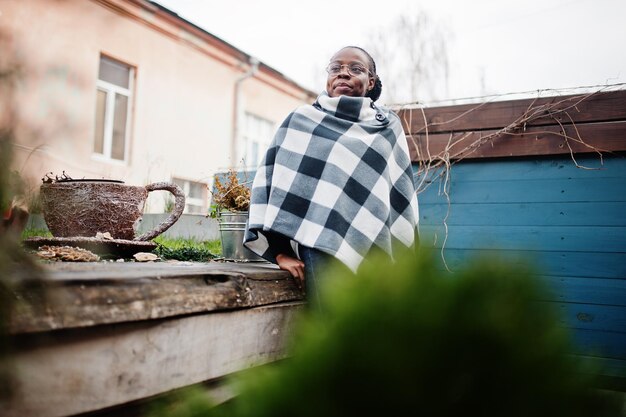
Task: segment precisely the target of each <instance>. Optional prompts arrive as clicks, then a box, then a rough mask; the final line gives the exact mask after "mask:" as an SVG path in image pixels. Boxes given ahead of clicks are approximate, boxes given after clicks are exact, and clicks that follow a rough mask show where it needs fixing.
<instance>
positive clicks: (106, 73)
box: [93, 56, 134, 161]
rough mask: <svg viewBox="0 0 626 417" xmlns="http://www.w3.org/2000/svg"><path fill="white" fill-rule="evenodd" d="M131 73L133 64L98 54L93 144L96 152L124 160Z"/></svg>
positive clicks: (128, 118)
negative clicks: (98, 64)
mask: <svg viewBox="0 0 626 417" xmlns="http://www.w3.org/2000/svg"><path fill="white" fill-rule="evenodd" d="M133 73H134V70H133V68H132V67H130V66H128V65H126V64H123V63H121V62H119V61H114V60H113V59H111V58H107V57H105V56H101V57H100V70H99V71H98V82H97V83H96V86H97V92H96V130H95V135H94V146H93V151H94V153H95V154H96V155H101V156H103V157H104V158H107V159H113V160H117V161H125V160H126V157H127V153H128V151H127V149H128V131H129V128H128V127H129V126H130V123H129V122H130V107H131V106H130V104H131V98H132V88H131V87H132V81H133Z"/></svg>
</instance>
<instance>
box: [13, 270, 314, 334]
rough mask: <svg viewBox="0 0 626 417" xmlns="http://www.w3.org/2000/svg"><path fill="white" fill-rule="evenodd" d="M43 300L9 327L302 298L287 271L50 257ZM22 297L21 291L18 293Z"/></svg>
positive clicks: (71, 324)
mask: <svg viewBox="0 0 626 417" xmlns="http://www.w3.org/2000/svg"><path fill="white" fill-rule="evenodd" d="M46 270H47V271H48V274H47V278H46V280H45V282H43V283H42V282H39V283H36V282H33V283H31V284H30V285H26V286H23V287H22V289H21V290H20V291H22V292H23V293H24V294H23V295H22V297H21V299H28V298H27V297H28V294H30V293H31V290H32V288H42V286H43V288H44V291H43V298H42V301H38V302H34V303H33V302H20V303H19V304H18V305H17V310H16V314H14V315H13V316H12V319H11V322H10V323H9V330H10V331H11V332H12V333H14V334H17V333H30V332H41V331H48V330H58V329H69V328H77V327H90V326H96V325H102V324H111V323H123V322H128V321H139V320H152V319H161V318H165V317H173V316H179V315H187V314H195V313H203V312H209V311H219V310H231V309H239V308H246V307H255V306H262V305H267V304H273V303H278V302H286V301H297V300H302V299H303V297H304V294H303V292H302V290H301V289H300V288H299V287H298V286H297V285H296V283H295V281H294V280H293V279H292V278H291V276H290V275H289V274H288V273H286V272H284V271H281V270H278V269H277V268H275V267H274V266H270V265H263V264H243V263H236V264H235V263H217V262H213V263H190V262H178V263H164V262H159V263H152V264H144V263H114V262H113V263H110V262H99V263H81V264H71V263H52V264H48V265H46ZM17 295H18V296H19V295H20V294H19V293H18V294H17Z"/></svg>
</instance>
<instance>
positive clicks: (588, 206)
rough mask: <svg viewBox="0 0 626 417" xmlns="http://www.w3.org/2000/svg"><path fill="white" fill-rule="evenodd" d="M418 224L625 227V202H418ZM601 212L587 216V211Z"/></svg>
mask: <svg viewBox="0 0 626 417" xmlns="http://www.w3.org/2000/svg"><path fill="white" fill-rule="evenodd" d="M419 210H420V222H422V224H442V222H443V219H444V218H445V217H446V215H447V220H446V222H447V223H448V225H461V224H464V225H468V226H480V225H492V226H523V225H527V224H534V225H536V226H626V216H625V215H624V213H626V201H617V202H615V201H612V202H607V201H600V202H574V203H567V204H563V203H560V202H553V203H491V204H489V203H463V204H461V203H457V204H455V205H454V206H453V207H450V209H449V210H448V206H447V204H445V203H441V204H420V207H419ZM593 212H597V213H602V216H590V215H589V213H593Z"/></svg>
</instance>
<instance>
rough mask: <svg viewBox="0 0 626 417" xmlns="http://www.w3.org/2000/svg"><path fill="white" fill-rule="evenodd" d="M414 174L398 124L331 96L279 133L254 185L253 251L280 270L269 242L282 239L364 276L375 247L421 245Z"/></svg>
mask: <svg viewBox="0 0 626 417" xmlns="http://www.w3.org/2000/svg"><path fill="white" fill-rule="evenodd" d="M412 174H413V172H412V169H411V160H410V158H409V152H408V146H407V142H406V139H405V136H404V131H403V130H402V126H401V123H400V120H399V118H398V116H396V115H395V114H394V113H393V112H391V111H389V110H387V109H385V108H381V107H377V106H375V105H374V103H373V102H372V100H371V99H369V98H361V97H348V96H340V97H329V96H328V95H327V94H326V93H323V94H322V95H320V96H319V97H318V99H317V101H316V102H315V103H314V104H313V105H308V106H302V107H299V108H298V109H297V110H296V111H294V112H293V113H291V114H290V115H289V116H288V117H287V119H286V120H285V121H284V122H283V124H282V125H281V126H280V128H279V129H278V132H277V133H276V136H275V137H274V141H273V142H272V144H271V145H270V148H269V149H268V151H267V154H266V155H265V159H264V161H263V162H262V164H261V166H260V167H259V170H258V171H257V174H256V176H255V179H254V183H253V185H252V200H251V206H250V217H249V221H248V228H247V230H246V235H245V245H246V246H247V247H248V248H249V249H251V250H252V251H253V252H255V253H257V254H259V255H260V256H263V257H264V258H266V259H268V260H270V261H272V262H275V259H274V257H273V255H272V251H270V250H268V249H269V245H268V239H267V236H266V234H267V232H273V233H272V234H275V233H279V234H280V235H283V236H286V237H287V238H289V239H291V240H292V244H293V243H298V244H301V245H305V246H308V247H312V248H316V249H319V250H321V251H323V252H327V253H329V254H331V255H333V256H335V257H336V258H337V259H339V260H340V261H342V262H343V263H344V264H346V265H347V266H348V267H350V268H351V269H352V270H353V271H356V269H357V268H358V266H359V265H360V264H361V262H362V260H363V259H364V257H365V256H366V255H367V253H368V252H369V251H370V250H371V249H372V248H373V247H378V248H381V249H383V250H385V251H386V252H387V253H389V254H392V243H393V241H399V242H401V243H403V244H404V245H406V246H410V245H412V244H413V242H414V239H415V227H416V223H417V219H418V212H417V211H418V208H417V199H416V196H415V190H414V185H413V176H412ZM264 232H266V233H265V234H264Z"/></svg>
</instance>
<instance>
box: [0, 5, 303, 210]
mask: <svg viewBox="0 0 626 417" xmlns="http://www.w3.org/2000/svg"><path fill="white" fill-rule="evenodd" d="M149 6H150V4H149V3H147V2H143V3H142V2H130V1H125V0H102V1H97V0H89V1H87V0H37V1H21V0H8V1H5V2H3V3H2V4H1V5H0V9H1V10H0V11H1V12H2V15H1V16H0V22H1V23H2V25H1V27H2V30H3V31H4V32H5V33H8V34H9V35H10V36H11V38H10V39H9V43H8V48H7V50H8V51H9V54H10V56H11V57H12V59H13V61H14V62H17V63H18V64H19V65H20V66H21V68H22V72H21V75H20V78H19V87H18V88H17V90H16V91H15V97H14V99H13V104H14V105H15V106H16V107H17V109H18V111H19V122H18V123H17V129H16V147H15V167H16V169H18V170H20V171H21V174H22V176H23V177H24V178H26V179H27V180H28V181H29V182H30V184H31V187H32V189H33V191H36V189H37V188H38V184H39V180H40V178H41V177H42V176H43V175H44V173H46V172H50V171H51V172H54V173H55V174H58V175H60V174H61V173H62V171H66V172H67V173H68V174H69V175H70V176H72V177H73V178H82V177H88V178H101V177H106V178H114V179H122V180H124V181H126V182H127V183H129V184H135V185H140V184H147V183H150V182H155V181H164V180H170V179H171V178H172V177H177V178H183V179H188V180H193V181H202V182H207V183H210V179H211V178H212V175H213V173H214V172H215V171H216V170H218V169H222V168H224V167H227V166H231V165H234V164H236V161H235V162H234V163H233V161H232V158H231V154H230V148H231V147H230V143H231V140H232V138H233V111H234V86H235V81H236V80H237V79H238V78H239V77H241V75H242V74H243V73H244V72H245V71H246V70H247V67H246V64H245V62H244V63H242V59H241V58H242V53H241V52H240V51H238V50H234V51H233V52H232V53H231V51H230V50H229V48H230V49H234V48H232V47H229V46H228V45H226V46H224V45H219V42H218V44H217V46H216V45H215V44H211V43H207V42H206V41H204V40H203V39H202V38H201V36H200V35H199V34H197V29H196V32H194V30H193V28H185V27H184V25H183V26H182V27H181V26H177V25H178V24H179V23H180V22H176V19H171V16H166V17H167V19H166V18H164V17H163V16H162V15H163V13H162V11H160V10H159V9H157V8H155V7H154V6H152V8H150V7H149ZM187 29H188V30H187ZM101 54H104V55H106V56H108V57H110V58H113V59H116V60H119V61H121V62H124V63H126V64H129V65H131V66H133V67H134V68H135V69H136V71H135V79H134V81H135V82H134V87H133V94H134V99H133V100H132V103H133V108H132V112H131V114H132V118H131V124H130V146H129V148H128V149H129V153H128V155H127V161H126V162H124V163H121V162H117V161H103V160H102V159H101V158H100V159H99V158H96V157H94V154H93V138H94V126H95V104H96V81H97V79H98V67H99V59H100V55H101ZM268 74H269V73H268V71H265V72H263V71H260V72H259V74H258V75H257V76H256V77H254V78H251V79H248V80H246V81H244V82H243V83H242V89H241V90H242V97H243V99H242V100H241V108H240V109H241V111H244V112H245V111H248V112H251V113H255V114H259V115H262V116H263V117H264V118H267V119H269V120H272V121H274V122H275V123H280V121H282V119H283V118H284V117H285V116H286V115H287V113H288V112H289V111H290V110H292V109H293V108H295V107H296V106H298V105H300V104H302V103H304V102H308V101H310V94H309V93H308V92H306V90H303V89H299V88H297V87H294V85H293V83H289V82H286V81H283V80H281V79H280V77H276V76H271V74H270V75H268ZM163 201H164V200H163V198H162V197H159V198H152V199H151V200H150V203H149V211H160V210H162V208H163Z"/></svg>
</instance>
